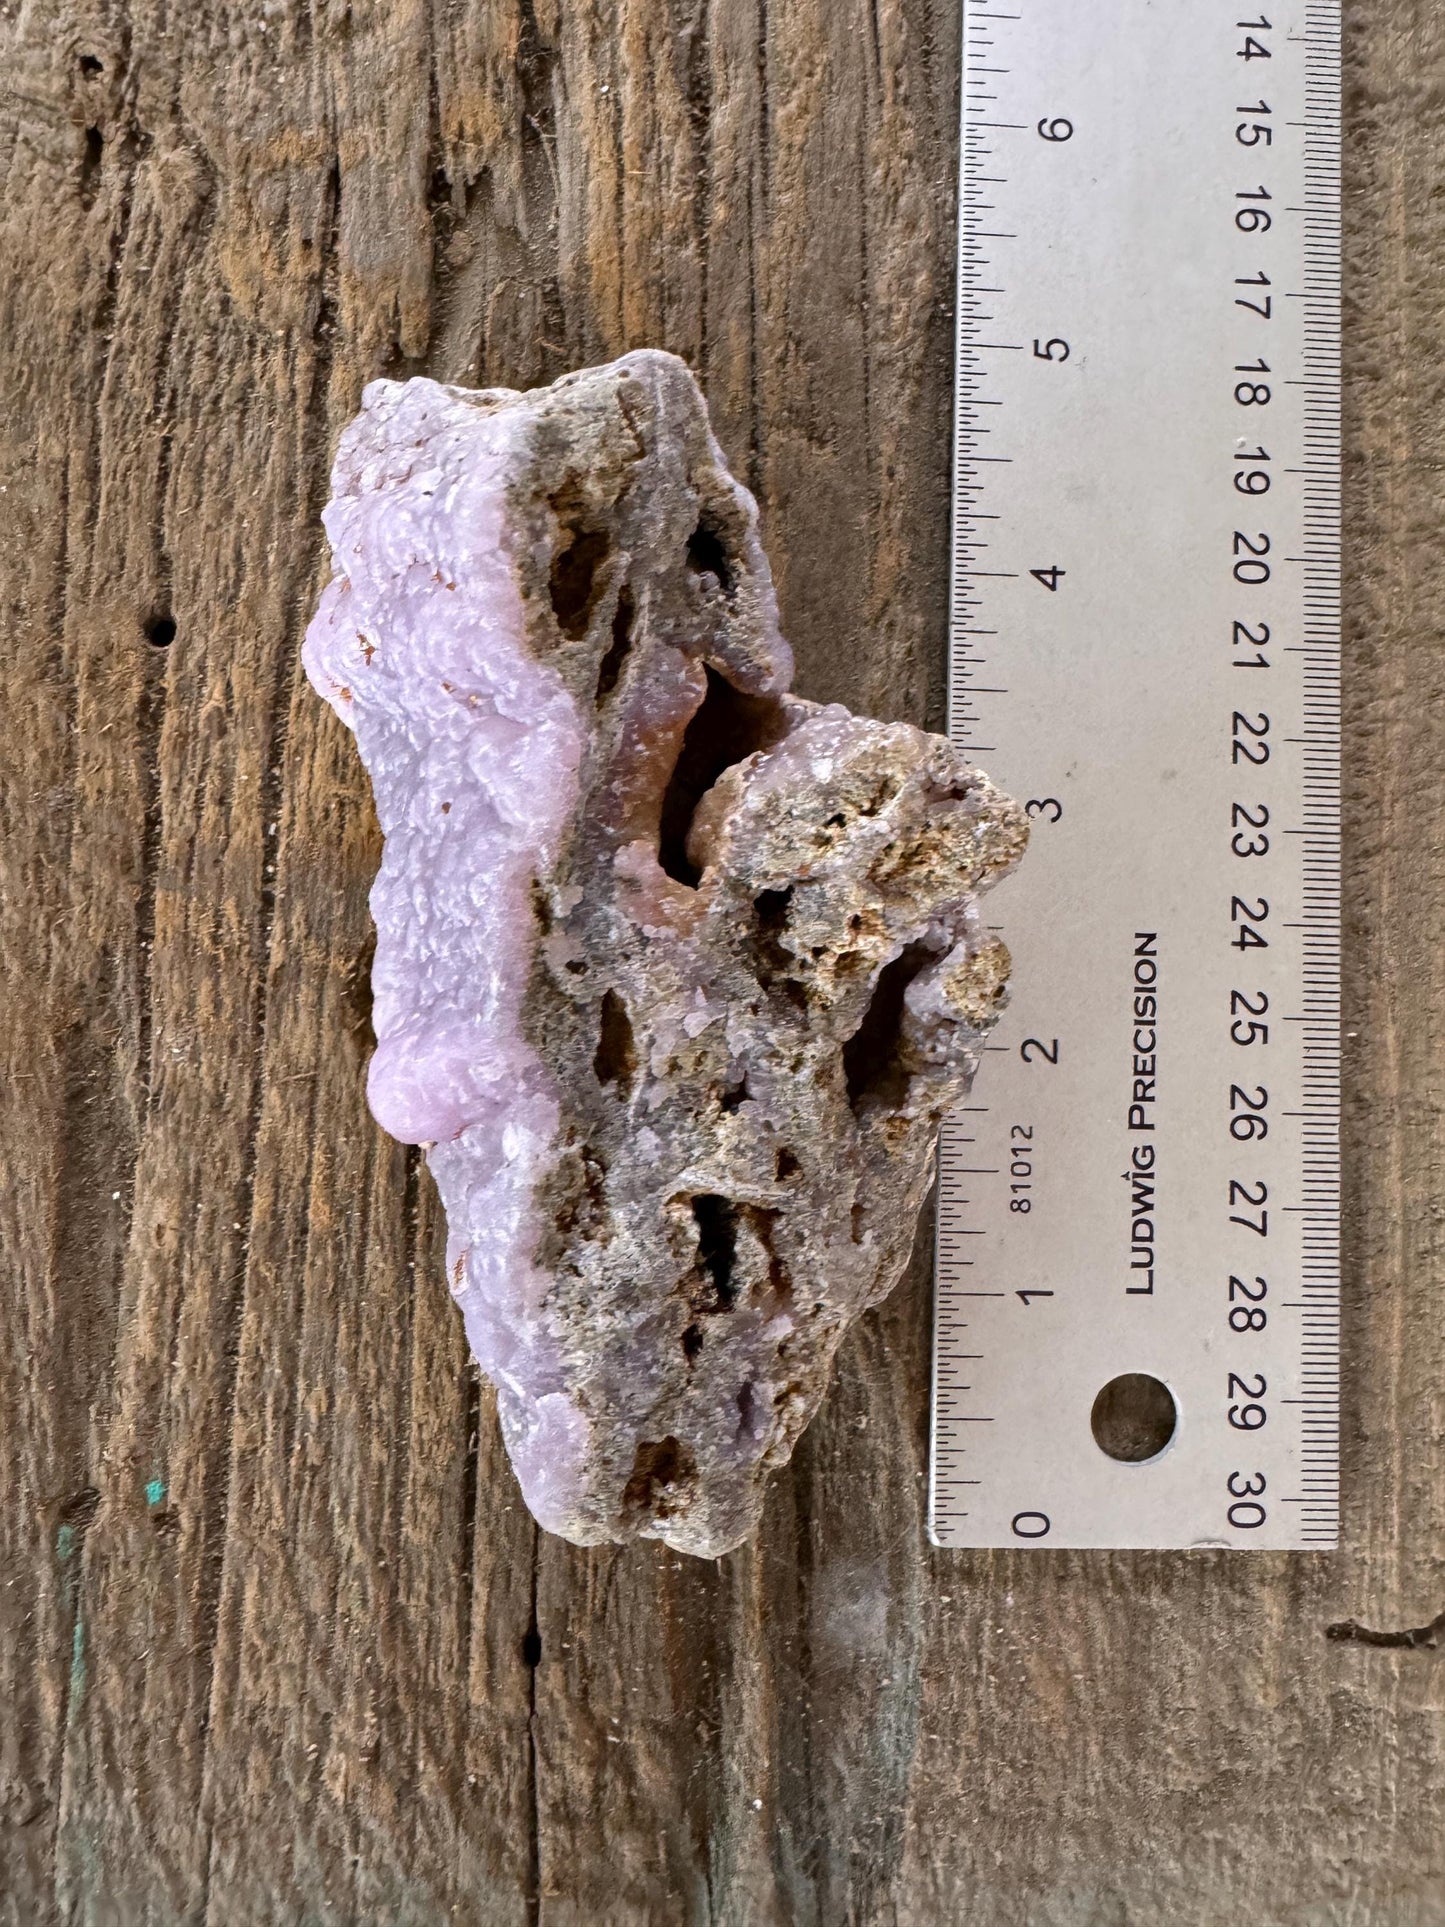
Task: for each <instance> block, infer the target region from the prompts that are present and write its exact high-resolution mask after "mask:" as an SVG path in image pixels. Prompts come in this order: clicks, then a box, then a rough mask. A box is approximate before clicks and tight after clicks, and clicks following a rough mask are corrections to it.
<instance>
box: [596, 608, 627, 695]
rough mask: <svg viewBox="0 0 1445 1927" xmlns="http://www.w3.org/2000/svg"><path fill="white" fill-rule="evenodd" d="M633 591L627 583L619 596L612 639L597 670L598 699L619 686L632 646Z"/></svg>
mask: <svg viewBox="0 0 1445 1927" xmlns="http://www.w3.org/2000/svg"><path fill="white" fill-rule="evenodd" d="M634 613H635V612H634V610H633V606H632V591H631V589H629V588H627V587H626V586H625V585H624V587H623V589H622V593H621V594H620V595H619V596H618V598H617V613H616V614H615V615H614V616H613V618H612V641H611V643H610V644H609V645H608V649H607V654H606V655H605V656H604V657H603V658H602V661H601V663H600V665H599V666H598V670H597V701H598V702H599V703H600V702H601V701H602V698H603V697H604V696H610V695H611V694H612V691H613V690H614V689H615V688H616V687H617V678H618V677H619V676H620V675H621V674H622V665H623V663H624V662H625V661H626V659H627V652H628V650H629V649H630V648H631V647H632V618H633V615H634Z"/></svg>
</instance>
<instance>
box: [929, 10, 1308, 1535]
mask: <svg viewBox="0 0 1445 1927" xmlns="http://www.w3.org/2000/svg"><path fill="white" fill-rule="evenodd" d="M964 47H965V55H964V84H963V116H962V171H961V191H960V215H959V267H958V385H957V423H956V437H955V448H954V521H953V599H952V614H951V630H950V731H951V733H952V735H953V737H954V739H955V740H956V741H958V742H959V743H961V744H962V745H964V746H965V747H966V748H967V750H968V751H969V753H970V755H971V757H972V758H973V759H974V760H976V761H977V762H978V763H980V764H981V765H982V766H983V767H984V768H986V769H987V770H988V771H989V773H990V774H991V775H992V776H994V777H995V778H996V779H997V780H998V781H999V782H1000V783H1002V784H1003V786H1004V787H1005V788H1006V789H1008V790H1009V791H1011V792H1012V793H1013V794H1014V795H1015V796H1017V797H1019V798H1020V799H1021V800H1023V801H1025V802H1026V805H1027V808H1028V812H1029V815H1030V817H1031V818H1032V819H1033V836H1032V843H1031V846H1030V849H1029V853H1028V855H1027V857H1026V859H1025V862H1024V864H1023V866H1022V868H1021V870H1020V871H1019V873H1018V875H1017V877H1015V878H1014V879H1011V880H1010V881H1009V882H1008V883H1006V884H1005V885H1004V886H1002V888H1001V889H1000V890H999V891H998V893H997V895H996V896H994V897H993V898H991V899H990V900H989V908H990V911H991V913H992V914H994V915H996V916H997V917H998V919H999V920H1000V927H1001V928H1002V929H1003V931H1004V933H1005V935H1006V937H1007V940H1008V943H1009V946H1010V948H1011V950H1012V952H1013V957H1014V977H1013V995H1012V1003H1011V1007H1010V1009H1009V1011H1008V1013H1007V1015H1006V1016H1005V1018H1004V1020H1003V1021H1002V1022H1001V1024H1000V1025H999V1027H998V1030H997V1031H996V1033H995V1036H994V1039H993V1041H992V1042H991V1044H990V1047H989V1052H988V1054H987V1056H986V1057H985V1059H984V1062H983V1067H982V1070H981V1072H980V1074H979V1078H978V1082H977V1085H976V1087H975V1091H974V1094H973V1100H972V1101H971V1102H970V1105H969V1106H968V1107H967V1108H966V1109H964V1110H961V1111H959V1112H957V1113H955V1114H954V1115H953V1117H952V1118H951V1119H950V1120H949V1121H948V1123H947V1124H946V1126H945V1130H944V1134H943V1140H942V1146H941V1151H940V1171H939V1199H938V1261H937V1315H936V1332H935V1364H934V1428H933V1477H932V1490H931V1505H930V1531H931V1534H932V1537H933V1539H934V1540H935V1542H936V1543H937V1544H939V1545H941V1546H1021V1545H1033V1546H1042V1547H1050V1546H1118V1547H1124V1546H1163V1547H1187V1546H1234V1547H1260V1548H1279V1547H1326V1546H1331V1545H1333V1544H1334V1543H1335V1536H1336V1519H1337V1494H1338V1451H1337V1437H1336V1434H1337V1417H1338V1384H1339V1378H1338V1349H1337V1341H1338V1327H1339V1314H1338V1282H1339V1280H1338V1201H1339V1161H1338V1102H1339V1096H1338V1065H1339V928H1338V908H1339V903H1338V892H1339V705H1338V687H1339V593H1338V585H1339V532H1338V523H1339V439H1338V437H1339V47H1340V42H1339V6H1338V0H1263V5H1262V6H1260V5H1258V4H1256V3H1255V0H1244V3H1243V4H1240V0H1094V3H1093V4H1087V3H1086V0H996V4H994V5H987V4H976V3H975V0H965V5H964Z"/></svg>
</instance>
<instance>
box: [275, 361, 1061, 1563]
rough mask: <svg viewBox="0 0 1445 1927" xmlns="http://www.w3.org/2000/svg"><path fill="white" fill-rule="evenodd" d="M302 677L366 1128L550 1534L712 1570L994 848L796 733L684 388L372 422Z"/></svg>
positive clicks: (806, 1388) (837, 1275)
mask: <svg viewBox="0 0 1445 1927" xmlns="http://www.w3.org/2000/svg"><path fill="white" fill-rule="evenodd" d="M333 489H334V493H333V499H332V501H331V503H330V505H329V507H328V508H327V510H326V516H325V520H326V528H327V532H328V534H329V536H330V538H331V543H332V551H333V574H332V579H331V582H330V585H329V586H328V588H327V589H326V590H325V592H324V594H323V596H322V599H321V603H320V607H319V609H318V611H317V614H316V617H315V619H314V621H313V622H312V625H311V628H310V630H309V632H308V635H307V639H306V646H305V656H304V660H305V666H306V670H307V673H308V675H309V676H310V679H311V681H312V683H313V684H314V685H315V687H316V689H317V690H318V691H319V692H320V693H321V694H322V695H323V696H324V697H325V698H326V699H327V700H328V701H329V702H330V703H331V704H332V705H333V706H334V708H335V709H336V711H337V713H338V714H339V715H340V716H341V718H342V720H343V721H344V722H345V723H346V724H347V726H348V727H349V728H351V729H353V730H354V731H355V733H356V739H357V745H358V747H359V749H360V752H361V755H362V757H363V759H364V761H365V763H366V767H367V769H368V770H369V772H370V775H371V781H372V787H373V790H374V793H375V797H376V807H377V812H378V815H379V817H380V821H381V827H382V830H383V832H384V835H385V853H384V856H383V859H382V865H381V870H380V874H379V875H378V877H377V879H376V885H375V888H374V890H373V892H372V909H373V913H374V916H375V919H376V927H377V946H376V961H375V965H374V967H373V972H372V977H373V989H374V999H375V1001H374V1023H375V1028H376V1036H377V1048H376V1054H375V1056H374V1058H373V1060H372V1065H371V1072H370V1083H369V1098H370V1103H371V1107H372V1110H373V1111H374V1113H375V1115H376V1117H377V1119H378V1121H379V1122H380V1123H381V1125H382V1126H383V1127H384V1128H385V1129H386V1130H387V1131H389V1132H391V1133H392V1134H393V1135H394V1136H395V1137H398V1138H400V1139H402V1140H404V1141H405V1142H408V1143H418V1144H424V1145H425V1146H426V1147H427V1156H428V1161H429V1163H430V1166H431V1170H432V1172H433V1174H434V1176H435V1178H436V1182H437V1186H438V1189H439V1191H440V1193H441V1197H442V1200H443V1202H444V1204H445V1207H446V1212H447V1222H448V1229H449V1239H448V1251H447V1264H448V1273H449V1278H450V1282H451V1286H452V1289H453V1291H454V1293H455V1294H456V1297H457V1299H458V1301H459V1302H460V1305H461V1308H462V1312H463V1315H464V1318H465V1321H466V1328H467V1333H468V1337H469V1339H470V1342H471V1346H472V1349H473V1351H474V1352H475V1354H476V1357H477V1359H478V1361H479V1362H480V1364H481V1365H482V1367H483V1369H484V1370H485V1371H486V1372H487V1374H488V1376H489V1377H490V1378H491V1379H492V1381H493V1383H494V1384H495V1386H496V1389H497V1403H498V1410H499V1413H500V1417H501V1423H502V1428H503V1432H504V1435H505V1438H506V1442H507V1446H508V1450H509V1452H510V1454H511V1457H512V1462H513V1465H514V1466H515V1468H516V1471H517V1475H518V1478H519V1479H520V1481H521V1484H522V1488H523V1491H524V1493H525V1495H526V1498H527V1502H528V1504H529V1505H530V1507H531V1509H532V1511H533V1512H534V1513H535V1515H536V1516H537V1518H538V1519H539V1520H540V1521H541V1522H542V1524H543V1525H544V1526H546V1527H548V1528H550V1529H551V1530H552V1531H555V1532H559V1533H562V1534H563V1535H565V1536H566V1537H567V1538H569V1539H572V1540H574V1541H576V1542H578V1543H580V1544H592V1543H595V1542H597V1541H601V1540H623V1539H629V1538H632V1537H635V1536H638V1535H642V1536H650V1537H656V1538H661V1539H664V1540H666V1541H667V1542H668V1543H669V1544H671V1545H673V1546H676V1547H678V1548H679V1549H681V1550H683V1551H687V1552H693V1553H699V1554H704V1555H712V1554H716V1553H719V1552H723V1551H726V1550H727V1549H728V1548H730V1547H732V1546H734V1545H736V1544H738V1543H739V1541H740V1540H742V1539H743V1538H745V1537H746V1536H747V1534H748V1533H749V1532H750V1531H751V1530H752V1528H753V1526H754V1525H755V1524H756V1522H757V1518H758V1514H759V1511H760V1509H761V1505H762V1498H763V1492H764V1488H765V1484H766V1479H767V1476H768V1473H769V1471H770V1469H771V1468H773V1467H776V1466H778V1465H780V1464H782V1463H784V1462H785V1461H786V1460H787V1458H788V1456H789V1454H790V1453H791V1451H792V1449H793V1445H794V1442H795V1441H796V1439H797V1437H798V1434H799V1433H800V1432H801V1431H802V1429H803V1427H804V1426H805V1425H806V1424H807V1422H808V1420H809V1418H810V1417H811V1416H812V1414H813V1412H814V1411H815V1410H816V1408H817V1406H818V1403H819V1401H820V1399H821V1397H822V1395H823V1392H824V1389H825V1387H826V1384H827V1380H828V1376H829V1372H830V1370H831V1366H832V1361H833V1356H834V1353H835V1352H836V1350H837V1347H838V1344H839V1341H840V1339H841V1338H842V1336H843V1334H844V1332H845V1331H846V1330H847V1328H848V1326H849V1325H850V1324H851V1323H852V1321H853V1320H854V1319H855V1318H856V1317H857V1316H858V1314H859V1313H860V1312H861V1311H862V1310H863V1309H864V1308H865V1307H866V1306H868V1305H870V1304H872V1303H874V1302H876V1300H877V1299H879V1298H880V1297H882V1296H883V1295H884V1294H885V1293H886V1292H888V1291H889V1290H890V1289H891V1288H892V1286H893V1285H894V1284H895V1283H896V1282H897V1279H898V1277H899V1275H900V1273H901V1271H902V1270H903V1267H904V1265H905V1263H906V1262H907V1259H908V1255H909V1251H910V1248H911V1245H912V1240H913V1235H914V1227H915V1220H916V1216H917V1211H918V1207H919V1203H920V1200H921V1198H922V1196H923V1193H924V1191H925V1189H926V1187H927V1185H928V1182H929V1177H930V1168H931V1157H932V1151H933V1146H934V1142H935V1139H936V1136H937V1130H938V1125H939V1122H940V1119H941V1118H942V1116H943V1114H944V1112H945V1111H946V1110H947V1109H948V1108H949V1107H950V1106H951V1105H953V1104H955V1103H956V1102H958V1101H959V1099H960V1098H961V1096H962V1095H963V1094H964V1092H965V1091H966V1090H967V1089H968V1086H969V1083H970V1081H971V1079H972V1076H973V1072H974V1069H975V1067H976V1064H977V1062H978V1055H979V1051H980V1048H981V1045H982V1042H983V1039H984V1037H985V1035H986V1033H987V1031H988V1028H989V1026H990V1025H991V1024H992V1022H993V1020H994V1018H995V1016H996V1015H997V1013H998V1010H999V1008H1000V1005H1001V1002H1002V999H1003V996H1004V985H1005V978H1006V973H1007V968H1008V958H1007V954H1006V952H1005V951H1004V949H1003V947H1002V945H1001V944H999V943H998V942H997V941H996V940H995V939H994V938H992V937H991V936H990V935H989V933H988V931H987V930H986V929H985V927H984V925H983V923H982V921H981V919H980V915H979V911H978V905H977V893H978V892H979V891H980V890H982V889H984V888H986V887H987V886H988V885H989V884H991V883H992V882H993V881H995V880H996V879H997V878H998V877H999V876H1000V875H1001V874H1003V873H1004V872H1005V871H1006V870H1007V869H1008V868H1009V867H1010V866H1011V865H1012V864H1013V863H1014V862H1015V861H1016V859H1017V857H1018V855H1019V853H1020V851H1021V849H1022V847H1023V843H1024V837H1025V826H1024V824H1023V821H1022V818H1021V816H1020V813H1019V811H1018V809H1017V807H1016V806H1015V805H1013V804H1012V803H1010V802H1009V801H1008V800H1007V799H1006V798H1004V797H1002V796H1001V795H1000V794H999V793H998V791H997V790H995V789H994V788H993V787H992V785H991V784H990V783H989V782H988V780H987V779H986V778H985V777H983V776H982V775H980V774H979V773H978V772H977V771H975V770H973V769H971V768H969V767H968V765H967V764H966V763H965V762H964V761H963V759H962V757H961V756H960V754H959V752H958V751H957V750H956V749H954V748H952V747H951V746H950V745H949V744H948V743H947V742H946V741H944V740H943V739H942V738H940V737H936V736H929V735H925V734H924V733H923V732H921V731H919V730H917V729H914V728H912V727H910V726H908V725H906V724H902V723H893V724H882V723H875V722H868V721H863V720H861V719H859V718H857V717H854V716H852V715H850V714H849V713H848V712H847V711H846V710H844V709H842V708H840V707H838V706H836V705H828V706H819V705H816V704H813V703H809V702H804V701H802V700H800V699H799V698H797V697H795V696H792V695H790V694H789V693H788V685H789V682H790V681H791V677H792V658H791V655H790V653H789V650H788V647H787V644H786V643H785V642H784V641H783V639H782V637H781V636H780V634H779V633H778V623H777V612H776V607H775V603H774V598H773V590H772V584H771V579H770V577H769V573H768V567H767V562H766V559H765V558H764V555H763V552H762V548H761V546H760V543H759V540H758V534H757V514H756V509H755V507H754V504H753V501H752V498H751V496H750V495H749V494H748V493H747V491H746V490H745V489H743V488H742V487H740V486H739V484H738V483H737V482H735V481H734V480H733V479H732V477H731V476H730V475H729V474H728V472H727V469H726V466H725V464H724V462H723V458H722V455H721V452H720V451H719V449H718V446H717V443H716V442H715V440H714V439H713V437H712V435H711V433H710V430H709V428H708V423H707V416H706V411H705V408H704V406H703V403H702V399H701V396H700V395H699V393H698V390H697V388H696V386H695V384H694V382H693V380H692V377H691V376H690V374H689V373H688V371H687V369H686V367H685V366H684V365H683V364H682V363H681V362H679V361H677V360H676V359H675V358H673V357H672V356H669V355H664V354H661V353H656V352H652V351H645V352H641V353H636V354H632V355H628V356H625V357H624V358H623V359H622V360H620V361H617V362H613V363H611V364H610V365H608V366H607V367H603V368H596V369H589V370H586V371H584V372H582V373H579V374H575V375H570V376H567V377H566V378H564V379H563V380H562V381H559V382H557V383H556V384H555V385H554V386H553V387H551V388H548V389H544V390H538V391H536V392H533V393H530V394H525V395H524V394H517V393H514V392H512V391H509V390H489V391H487V392H484V393H472V392H469V391H466V390H462V389H457V388H447V387H442V386H440V385H438V384H437V383H435V382H432V381H426V380H414V381H409V382H407V383H405V384H397V383H394V382H385V381H379V382H375V383H373V384H372V385H371V386H370V387H369V388H368V389H367V391H366V395H365V399H364V404H363V409H362V412H361V414H360V415H359V416H358V418H357V419H356V420H355V421H354V422H353V423H352V424H351V425H350V427H349V428H348V429H347V430H346V432H345V434H344V435H343V437H342V440H341V445H340V449H339V451H338V454H337V459H336V467H335V471H334V475H333Z"/></svg>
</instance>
